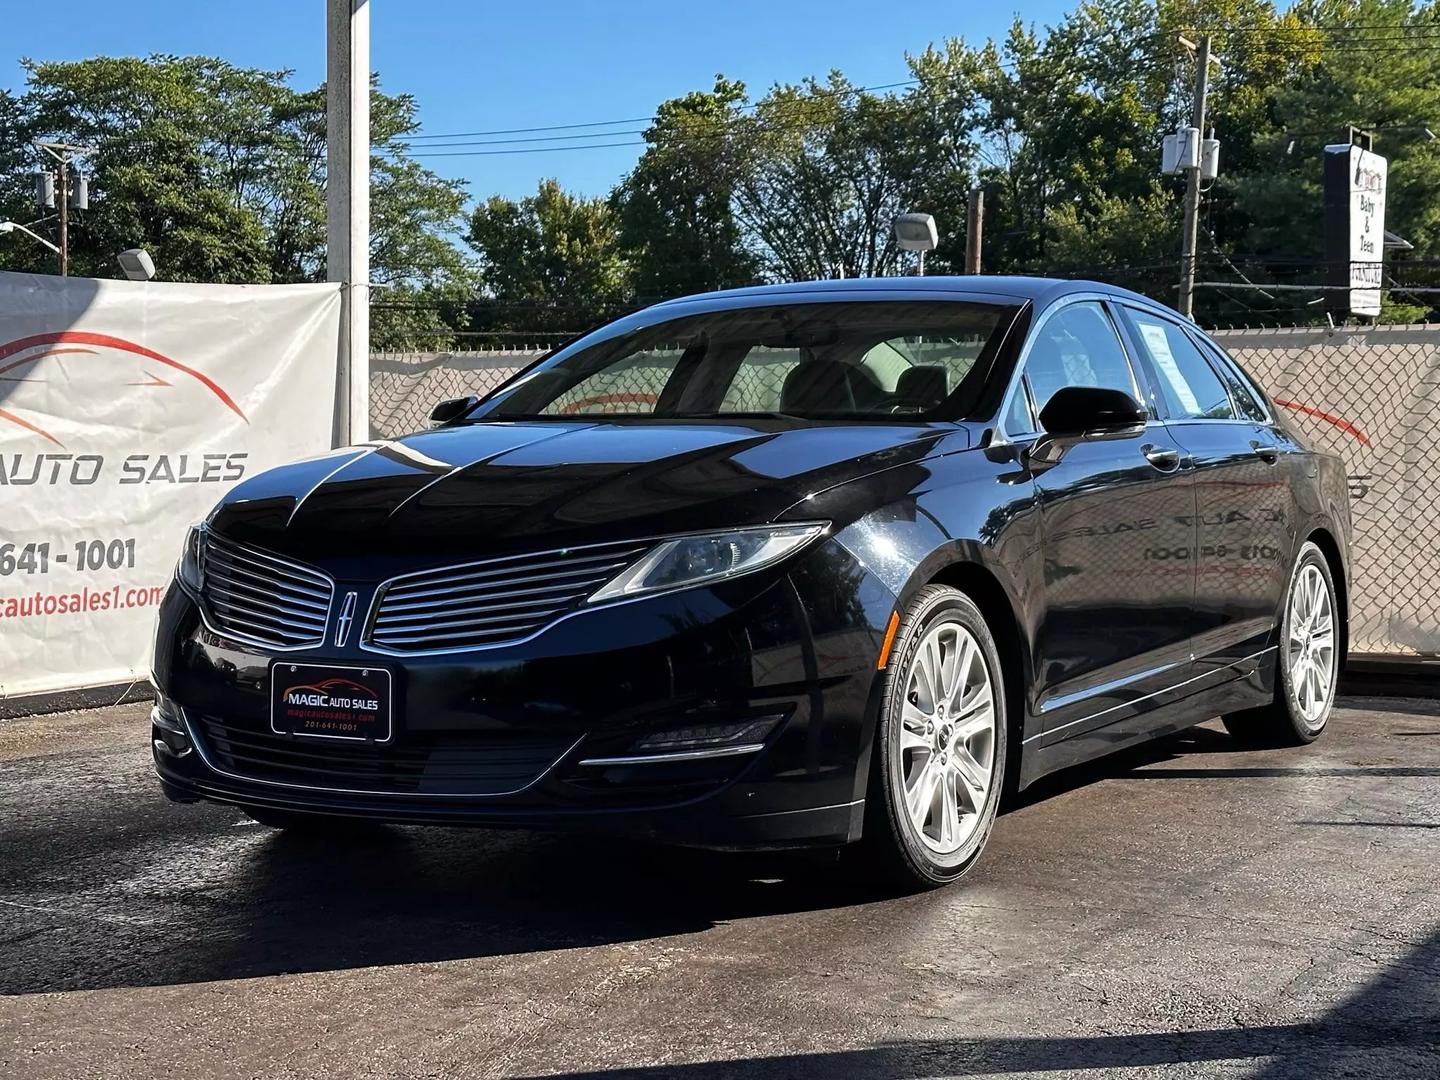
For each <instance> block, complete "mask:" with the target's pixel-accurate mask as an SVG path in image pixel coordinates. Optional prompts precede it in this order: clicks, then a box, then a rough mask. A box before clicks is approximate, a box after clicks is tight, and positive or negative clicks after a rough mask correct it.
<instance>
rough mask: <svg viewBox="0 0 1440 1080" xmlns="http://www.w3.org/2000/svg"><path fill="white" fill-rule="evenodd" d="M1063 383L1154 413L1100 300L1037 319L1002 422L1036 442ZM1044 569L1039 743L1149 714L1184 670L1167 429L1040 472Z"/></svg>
mask: <svg viewBox="0 0 1440 1080" xmlns="http://www.w3.org/2000/svg"><path fill="white" fill-rule="evenodd" d="M1064 386H1101V387H1106V388H1109V389H1116V390H1124V391H1125V392H1126V393H1128V394H1130V395H1132V396H1133V397H1135V398H1137V400H1139V401H1141V403H1142V404H1144V405H1146V406H1147V408H1149V409H1150V410H1151V411H1152V412H1153V403H1152V402H1151V400H1150V394H1149V391H1148V385H1147V384H1146V383H1144V382H1142V381H1140V380H1139V379H1137V378H1136V375H1135V373H1134V369H1133V368H1132V365H1131V363H1130V360H1129V357H1128V356H1127V354H1126V350H1125V348H1124V346H1123V344H1122V341H1121V338H1120V335H1119V333H1118V331H1117V329H1116V326H1115V323H1114V321H1113V319H1112V316H1111V314H1110V312H1109V311H1108V310H1107V308H1106V305H1105V304H1104V303H1103V302H1101V301H1100V300H1098V299H1096V300H1081V301H1078V302H1074V303H1070V304H1068V305H1066V306H1064V307H1061V308H1059V309H1058V310H1056V309H1052V310H1051V312H1049V313H1047V315H1046V316H1045V317H1044V318H1043V319H1042V320H1041V321H1040V322H1039V324H1038V325H1037V327H1036V330H1035V331H1034V333H1033V334H1032V335H1031V338H1030V341H1029V343H1028V345H1027V354H1026V355H1025V357H1024V358H1023V360H1022V376H1021V379H1020V381H1019V383H1018V384H1017V386H1016V388H1015V390H1014V391H1013V394H1014V396H1013V397H1012V399H1011V400H1010V401H1009V402H1008V404H1007V407H1006V410H1005V412H1004V413H1003V414H1002V415H1003V416H1004V418H1005V419H1004V420H1003V421H1002V427H1003V429H1004V434H1005V436H1006V437H1007V438H1008V439H1010V440H1011V441H1012V442H1017V443H1025V442H1033V440H1034V439H1035V438H1036V437H1037V432H1038V428H1039V424H1038V421H1037V419H1036V418H1037V417H1038V416H1039V414H1040V412H1041V410H1043V409H1044V407H1045V404H1046V403H1047V402H1048V401H1049V400H1050V398H1051V396H1053V395H1054V394H1055V392H1056V391H1058V390H1060V389H1061V388H1062V387H1064ZM1034 482H1035V488H1036V494H1037V501H1038V504H1039V507H1040V515H1041V529H1042V543H1043V546H1044V562H1045V573H1044V580H1043V585H1042V591H1043V595H1041V596H1039V597H1035V598H1033V602H1032V603H1031V604H1029V605H1027V606H1028V607H1030V609H1031V610H1032V611H1034V612H1035V613H1036V614H1035V616H1034V618H1036V619H1037V625H1035V626H1034V628H1033V629H1032V640H1033V648H1034V650H1035V654H1036V655H1035V657H1034V670H1035V671H1036V672H1037V673H1038V678H1037V680H1036V685H1035V687H1034V688H1033V691H1032V692H1033V694H1034V696H1035V700H1034V702H1032V710H1033V712H1034V713H1035V714H1037V715H1039V716H1041V717H1042V718H1043V722H1044V731H1045V736H1044V738H1045V741H1046V742H1051V741H1058V740H1061V739H1067V738H1072V737H1074V736H1077V735H1081V734H1083V733H1084V732H1086V731H1089V730H1092V729H1094V728H1099V727H1105V726H1107V725H1109V724H1111V723H1115V722H1117V721H1121V720H1124V719H1126V718H1127V717H1129V716H1133V715H1135V714H1136V713H1137V712H1139V711H1142V710H1143V709H1144V708H1146V707H1147V706H1146V700H1145V699H1147V698H1149V697H1150V696H1151V695H1153V694H1156V693H1158V692H1159V691H1161V690H1164V689H1166V688H1168V687H1170V686H1173V685H1174V684H1176V683H1178V682H1181V681H1183V680H1184V679H1185V678H1186V677H1188V674H1189V665H1190V657H1191V654H1190V639H1191V637H1192V635H1193V627H1192V624H1191V620H1190V611H1191V609H1192V606H1193V601H1194V593H1195V581H1194V571H1193V568H1192V564H1191V561H1190V548H1191V546H1192V544H1193V542H1194V520H1195V493H1194V488H1193V486H1192V484H1191V475H1190V470H1189V468H1188V463H1187V461H1186V457H1185V454H1184V453H1183V451H1182V450H1181V448H1180V447H1178V446H1177V445H1176V443H1175V442H1174V440H1173V439H1172V438H1171V437H1170V434H1169V432H1168V431H1167V430H1166V428H1165V425H1164V424H1163V423H1161V422H1159V421H1158V420H1155V419H1153V417H1152V420H1151V422H1150V423H1149V424H1148V425H1147V427H1146V429H1145V431H1144V433H1143V434H1142V435H1138V436H1136V437H1134V438H1128V439H1119V440H1115V441H1087V442H1081V443H1079V444H1077V445H1075V446H1073V447H1071V448H1070V449H1069V450H1068V451H1067V452H1066V453H1065V455H1064V457H1062V458H1061V460H1060V462H1059V463H1058V464H1056V465H1054V466H1051V467H1049V468H1045V469H1040V470H1037V471H1036V472H1035V475H1034Z"/></svg>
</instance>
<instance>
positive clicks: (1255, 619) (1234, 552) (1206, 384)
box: [1121, 305, 1294, 670]
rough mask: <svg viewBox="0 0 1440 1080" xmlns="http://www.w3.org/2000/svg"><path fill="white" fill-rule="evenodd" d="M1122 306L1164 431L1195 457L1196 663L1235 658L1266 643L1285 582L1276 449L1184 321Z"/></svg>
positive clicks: (1250, 401)
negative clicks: (1164, 422) (1164, 417)
mask: <svg viewBox="0 0 1440 1080" xmlns="http://www.w3.org/2000/svg"><path fill="white" fill-rule="evenodd" d="M1121 311H1122V318H1123V321H1124V322H1125V324H1126V326H1127V328H1128V330H1129V331H1130V334H1131V339H1132V343H1133V345H1134V348H1135V352H1136V355H1137V356H1138V357H1139V358H1140V360H1141V364H1142V366H1143V367H1144V369H1145V372H1146V375H1147V377H1148V378H1149V379H1150V380H1151V381H1152V382H1153V384H1154V389H1155V395H1156V398H1157V399H1158V402H1159V404H1160V407H1161V408H1162V409H1163V410H1164V411H1165V413H1166V414H1167V423H1168V426H1169V429H1170V431H1171V433H1172V435H1173V436H1174V438H1175V439H1176V441H1177V442H1179V443H1180V445H1181V446H1183V447H1184V448H1185V450H1186V451H1187V452H1188V453H1189V455H1190V456H1191V457H1192V458H1193V459H1194V462H1195V492H1196V506H1197V518H1196V526H1197V538H1196V559H1195V562H1196V593H1195V614H1194V618H1195V620H1196V624H1197V625H1196V631H1197V633H1196V640H1195V653H1196V660H1197V664H1198V665H1199V667H1200V669H1201V670H1204V669H1208V668H1215V667H1223V666H1226V665H1230V664H1236V663H1241V662H1243V661H1245V660H1246V659H1247V658H1254V657H1255V655H1256V654H1257V653H1259V652H1261V651H1262V650H1263V649H1264V648H1265V647H1266V645H1267V643H1268V639H1269V635H1270V632H1271V629H1272V627H1273V625H1274V621H1275V613H1276V611H1277V610H1278V607H1279V600H1280V595H1279V592H1280V590H1283V588H1284V584H1285V581H1284V569H1283V568H1284V567H1285V566H1288V551H1289V548H1290V543H1289V541H1288V539H1287V532H1288V530H1289V529H1290V528H1291V525H1290V522H1292V521H1293V520H1294V516H1293V508H1292V507H1291V494H1290V493H1291V486H1290V484H1289V482H1288V479H1287V471H1286V467H1285V466H1284V465H1283V463H1282V462H1283V459H1284V457H1285V452H1284V450H1283V447H1282V446H1281V445H1280V441H1279V440H1278V438H1277V435H1276V433H1275V432H1274V431H1273V430H1272V429H1271V428H1270V426H1269V424H1268V423H1267V422H1266V421H1267V420H1268V417H1267V415H1266V413H1265V412H1264V410H1263V408H1262V407H1261V406H1260V405H1259V403H1258V402H1257V401H1256V400H1255V399H1254V397H1253V395H1249V394H1242V393H1241V389H1242V388H1241V387H1240V386H1238V385H1236V381H1235V377H1234V373H1233V372H1231V371H1229V370H1228V369H1227V368H1225V367H1222V366H1221V364H1220V362H1219V357H1218V356H1216V355H1214V354H1213V353H1211V352H1210V351H1209V348H1208V347H1207V345H1206V343H1204V342H1203V341H1202V340H1201V339H1200V338H1199V337H1198V336H1197V335H1196V332H1195V331H1194V330H1193V328H1190V327H1187V326H1186V325H1184V324H1183V323H1181V322H1180V321H1179V320H1176V319H1170V318H1168V317H1166V316H1164V315H1162V314H1160V313H1158V312H1155V311H1152V310H1151V309H1148V308H1140V307H1138V306H1129V305H1126V306H1123V307H1122V309H1121Z"/></svg>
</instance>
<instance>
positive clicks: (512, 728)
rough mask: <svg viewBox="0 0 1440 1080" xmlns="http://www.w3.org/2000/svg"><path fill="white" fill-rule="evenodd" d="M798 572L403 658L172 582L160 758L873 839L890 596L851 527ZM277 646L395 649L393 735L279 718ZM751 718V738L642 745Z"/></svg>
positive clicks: (166, 605)
mask: <svg viewBox="0 0 1440 1080" xmlns="http://www.w3.org/2000/svg"><path fill="white" fill-rule="evenodd" d="M787 569H788V572H782V571H775V572H772V573H770V574H768V575H766V574H756V575H752V576H750V577H748V578H741V579H736V580H735V581H732V582H728V583H724V584H722V585H719V586H716V587H714V588H701V589H690V590H686V591H683V592H679V593H674V594H671V595H668V596H657V597H654V598H651V599H647V600H643V601H636V602H633V603H628V604H622V605H617V606H614V607H607V608H596V609H595V610H593V611H590V612H587V613H585V614H584V615H582V616H577V617H573V618H570V619H566V620H564V621H562V622H559V623H556V624H555V625H553V626H552V627H551V628H550V629H549V630H547V631H545V632H544V633H541V634H540V635H538V636H537V637H535V638H533V639H530V640H528V641H525V642H520V643H516V644H515V645H513V646H507V647H500V648H493V649H487V650H484V651H482V652H469V653H451V654H440V655H423V656H410V657H404V658H400V657H392V656H385V657H377V656H376V655H375V654H373V653H366V652H364V651H363V650H362V649H361V648H360V646H359V645H358V644H355V643H352V644H351V645H350V647H349V648H346V649H334V648H317V649H313V650H305V651H303V652H301V653H294V652H290V653H285V654H283V657H280V656H278V655H277V654H271V653H267V652H266V651H265V650H264V649H261V648H257V647H255V646H252V645H246V644H243V643H240V642H236V641H234V640H229V639H227V638H225V637H224V636H223V635H221V634H219V633H216V632H215V631H214V630H212V629H210V628H209V627H207V626H206V625H205V624H204V622H203V620H202V618H201V615H200V611H199V609H198V607H197V605H196V603H195V601H194V600H193V599H192V598H191V597H190V596H189V595H188V594H187V593H186V592H185V591H184V590H183V589H180V588H179V587H172V588H171V590H170V592H169V594H168V595H167V596H166V598H165V601H164V602H163V604H162V607H161V612H160V620H159V630H158V637H157V644H156V663H155V676H156V680H157V686H158V690H159V693H160V695H161V700H162V704H163V712H164V715H162V716H160V717H159V718H158V719H159V720H160V723H158V724H157V725H156V726H155V730H154V731H153V732H152V741H153V743H154V748H155V749H154V754H155V767H156V771H157V773H158V774H159V777H160V780H161V783H162V785H163V787H164V789H165V792H166V794H168V795H169V796H170V797H172V798H175V799H178V800H181V801H190V800H195V799H205V800H210V801H215V802H224V803H231V804H236V805H242V806H255V807H272V808H283V809H287V810H296V811H310V812H315V813H324V814H339V815H349V816H363V817H369V818H376V819H381V820H385V821H393V822H408V823H428V824H449V825H457V824H474V825H484V826H491V827H521V828H542V829H567V830H585V831H600V832H611V833H624V834H627V835H632V836H638V837H645V838H650V839H655V840H661V841H666V842H674V843H682V844H691V845H697V846H705V847H721V848H725V847H740V848H753V847H767V846H796V845H806V844H820V845H824V844H838V843H845V842H848V841H851V840H854V839H856V838H858V836H859V826H860V820H861V809H862V807H863V799H864V781H865V776H866V773H867V770H868V763H869V753H868V748H869V742H870V734H871V731H872V721H873V715H874V702H873V701H872V695H873V693H874V691H875V688H876V686H877V679H876V678H875V675H876V672H875V657H876V655H877V652H878V649H879V644H880V641H881V638H882V636H883V627H884V624H885V622H886V620H887V619H888V617H889V613H890V609H891V606H892V605H893V603H894V597H893V595H892V594H890V593H889V592H888V591H887V590H886V589H885V588H884V586H883V585H881V584H880V583H879V582H878V581H877V580H876V579H874V578H873V577H871V576H870V575H869V574H868V573H867V572H866V571H865V570H864V569H863V567H860V566H859V565H858V564H856V563H855V562H854V561H853V560H852V559H851V558H850V556H848V555H847V554H846V553H845V552H844V551H843V549H841V548H839V547H838V545H834V544H833V543H822V544H821V545H817V547H816V548H815V549H814V550H813V551H811V552H808V553H806V554H805V555H804V556H803V557H802V558H801V559H799V560H797V562H796V564H795V565H793V566H791V567H788V568H787ZM277 659H283V660H284V661H296V660H299V661H302V662H304V663H307V664H310V663H334V664H345V665H349V664H357V663H358V664H366V665H370V666H376V665H383V666H385V667H387V668H389V669H390V670H391V671H392V673H393V677H394V682H395V687H396V693H395V696H396V708H395V721H394V725H395V736H394V738H393V740H392V741H391V743H390V744H389V745H387V746H378V745H375V744H352V743H345V744H341V745H338V746H334V745H327V741H326V740H316V739H313V738H306V737H304V736H298V737H297V736H291V735H281V734H277V733H275V732H273V731H272V730H271V729H270V725H269V682H268V680H269V671H270V667H271V665H272V663H274V662H276V661H277ZM745 721H755V722H756V723H755V724H754V725H752V726H751V727H750V729H749V732H748V735H747V738H746V740H745V741H744V742H743V743H741V744H739V745H736V746H723V747H715V748H711V750H710V752H706V753H703V754H699V753H696V754H687V753H685V752H675V753H669V754H663V753H662V754H657V753H655V752H654V750H653V749H648V750H647V749H646V747H647V745H649V744H647V743H646V741H645V740H647V738H650V739H653V738H655V737H657V736H665V735H666V733H670V734H672V735H673V733H674V732H675V731H676V730H677V729H692V728H696V727H701V728H706V729H708V730H714V729H715V728H717V727H720V728H723V727H725V726H726V725H732V724H735V725H738V724H740V723H742V722H745ZM757 731H758V732H760V734H759V735H758V736H757V735H756V734H755V733H756V732H757ZM757 738H758V739H759V742H758V744H757V743H756V742H755V740H756V739H757ZM177 751H178V752H177Z"/></svg>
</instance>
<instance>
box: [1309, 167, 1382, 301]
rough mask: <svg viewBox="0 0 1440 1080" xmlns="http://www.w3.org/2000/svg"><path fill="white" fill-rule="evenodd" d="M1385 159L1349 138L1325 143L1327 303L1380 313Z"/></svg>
mask: <svg viewBox="0 0 1440 1080" xmlns="http://www.w3.org/2000/svg"><path fill="white" fill-rule="evenodd" d="M1388 168H1389V162H1387V161H1386V160H1385V158H1383V157H1381V156H1380V155H1379V154H1376V153H1372V152H1371V151H1370V150H1367V149H1366V148H1364V147H1362V146H1356V145H1353V144H1350V143H1335V144H1332V145H1330V146H1327V147H1325V259H1326V263H1327V264H1328V266H1329V273H1328V277H1327V280H1326V284H1328V285H1333V286H1337V287H1338V288H1337V289H1335V290H1332V291H1330V292H1328V293H1326V296H1325V304H1326V309H1327V310H1329V311H1332V312H1336V311H1338V312H1342V313H1347V314H1353V315H1370V316H1375V315H1379V314H1380V292H1381V285H1382V284H1383V279H1382V269H1383V267H1382V262H1381V260H1382V258H1383V256H1384V251H1385V184H1386V174H1387V171H1388Z"/></svg>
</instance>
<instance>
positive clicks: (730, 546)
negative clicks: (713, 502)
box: [590, 522, 829, 604]
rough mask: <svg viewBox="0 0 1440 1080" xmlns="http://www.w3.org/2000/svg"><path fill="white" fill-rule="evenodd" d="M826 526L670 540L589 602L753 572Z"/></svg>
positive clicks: (768, 528) (775, 527) (770, 528)
mask: <svg viewBox="0 0 1440 1080" xmlns="http://www.w3.org/2000/svg"><path fill="white" fill-rule="evenodd" d="M827 528H829V526H828V525H827V524H824V523H813V522H812V523H809V524H805V525H767V526H763V527H761V528H757V529H735V530H734V531H732V532H725V533H716V534H714V535H713V536H682V537H679V538H677V539H675V540H666V541H665V542H663V543H660V544H657V545H655V547H653V548H651V549H650V551H649V552H648V553H647V554H646V555H645V557H644V558H642V559H641V560H640V561H639V562H637V563H635V564H634V565H633V566H631V567H629V568H628V569H626V570H623V571H621V573H620V574H619V576H617V577H615V578H613V579H612V580H611V581H610V582H609V584H607V585H604V586H602V587H601V588H600V590H599V591H598V592H596V593H595V594H594V595H592V596H591V597H590V602H591V603H592V604H593V603H596V602H598V601H601V600H621V599H628V598H630V597H632V596H643V595H645V594H646V593H654V592H667V591H669V590H671V589H683V588H685V587H687V586H689V585H700V584H704V583H708V582H712V581H721V580H723V579H725V578H732V577H736V576H738V575H740V574H749V573H752V572H753V571H756V570H760V569H763V568H764V567H766V566H770V565H771V564H772V563H776V562H779V561H780V560H781V559H783V558H785V556H787V555H789V554H791V553H792V552H795V551H798V550H799V549H800V548H802V547H804V546H805V545H806V544H808V543H809V542H810V541H811V540H814V539H815V538H816V537H817V536H821V535H823V534H824V532H825V530H826V529H827Z"/></svg>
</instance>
